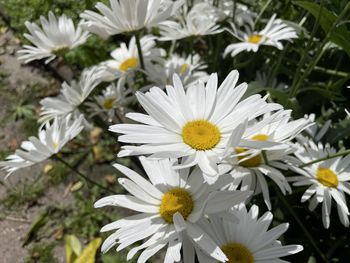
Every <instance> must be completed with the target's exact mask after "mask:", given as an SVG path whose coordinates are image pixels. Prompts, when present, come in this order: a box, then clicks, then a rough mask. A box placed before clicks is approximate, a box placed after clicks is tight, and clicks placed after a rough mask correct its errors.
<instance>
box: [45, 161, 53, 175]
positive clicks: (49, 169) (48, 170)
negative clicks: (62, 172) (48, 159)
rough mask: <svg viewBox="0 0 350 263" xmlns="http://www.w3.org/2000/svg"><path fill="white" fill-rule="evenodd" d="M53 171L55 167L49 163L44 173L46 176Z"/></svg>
mask: <svg viewBox="0 0 350 263" xmlns="http://www.w3.org/2000/svg"><path fill="white" fill-rule="evenodd" d="M52 169H53V165H52V164H50V163H49V164H47V165H45V166H44V169H43V172H44V173H45V174H47V173H48V172H50V171H51V170H52Z"/></svg>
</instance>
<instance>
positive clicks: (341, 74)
mask: <svg viewBox="0 0 350 263" xmlns="http://www.w3.org/2000/svg"><path fill="white" fill-rule="evenodd" d="M314 70H317V71H320V72H323V73H326V74H329V75H333V76H337V77H343V78H346V77H349V76H350V74H349V73H347V72H343V71H338V70H332V69H326V68H323V67H319V66H315V67H314Z"/></svg>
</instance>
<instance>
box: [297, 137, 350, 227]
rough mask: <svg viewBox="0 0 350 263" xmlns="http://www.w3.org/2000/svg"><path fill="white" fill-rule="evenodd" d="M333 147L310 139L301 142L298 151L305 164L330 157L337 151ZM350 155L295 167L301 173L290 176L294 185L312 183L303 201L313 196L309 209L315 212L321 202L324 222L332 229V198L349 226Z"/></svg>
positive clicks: (343, 220) (341, 219) (344, 221)
mask: <svg viewBox="0 0 350 263" xmlns="http://www.w3.org/2000/svg"><path fill="white" fill-rule="evenodd" d="M335 153H336V151H335V149H334V148H331V147H330V146H329V145H325V146H324V145H323V144H322V143H320V142H319V143H318V144H316V143H314V142H313V141H309V142H308V144H304V145H299V150H298V151H297V152H296V153H295V155H296V157H297V158H298V159H299V160H300V161H302V163H309V162H311V161H314V160H317V159H320V158H324V157H327V156H328V155H332V154H335ZM349 165H350V155H348V156H346V157H337V158H332V159H328V160H325V161H322V162H318V163H314V164H311V165H308V166H305V167H304V168H302V169H300V168H295V171H296V172H298V173H299V174H301V176H297V177H293V178H291V180H292V181H295V182H294V183H293V185H294V186H309V188H308V189H307V190H306V191H305V193H304V195H303V196H302V198H301V202H305V201H306V200H309V199H310V205H309V209H310V210H311V211H313V210H314V209H315V208H316V207H317V205H318V204H319V203H322V221H323V225H324V227H325V228H329V225H330V214H331V208H332V199H334V200H335V202H336V205H337V208H338V215H339V218H340V221H341V222H342V224H343V225H344V226H346V227H348V226H349V209H348V207H347V204H346V197H345V194H349V195H350V166H349Z"/></svg>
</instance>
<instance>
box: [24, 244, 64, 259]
mask: <svg viewBox="0 0 350 263" xmlns="http://www.w3.org/2000/svg"><path fill="white" fill-rule="evenodd" d="M55 245H56V244H55V243H51V244H46V243H38V244H35V245H34V246H33V247H32V248H31V249H30V251H29V256H28V257H27V258H26V259H25V261H24V262H25V263H57V262H58V260H57V258H55V257H54V255H53V251H54V248H55Z"/></svg>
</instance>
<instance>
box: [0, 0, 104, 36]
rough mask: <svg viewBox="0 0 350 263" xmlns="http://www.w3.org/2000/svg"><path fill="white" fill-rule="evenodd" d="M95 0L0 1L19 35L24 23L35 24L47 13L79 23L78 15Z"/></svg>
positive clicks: (24, 28) (24, 29) (23, 30)
mask: <svg viewBox="0 0 350 263" xmlns="http://www.w3.org/2000/svg"><path fill="white" fill-rule="evenodd" d="M97 2H98V1H96V0H86V1H76V0H27V1H23V0H0V3H1V4H2V5H3V6H4V7H5V10H6V12H7V14H8V15H9V17H10V18H11V26H12V27H13V28H15V29H16V30H17V31H18V32H19V33H20V34H22V33H24V32H26V27H25V25H24V23H25V22H26V21H32V22H35V21H36V20H38V19H39V17H40V16H42V15H43V16H47V14H48V12H49V11H53V12H54V13H55V14H59V15H61V14H63V13H65V14H66V15H67V16H69V17H72V18H73V19H74V21H75V22H78V21H79V19H80V18H79V14H80V13H81V12H82V11H84V10H85V9H91V8H93V6H94V5H95V4H96V3H97Z"/></svg>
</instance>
